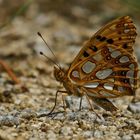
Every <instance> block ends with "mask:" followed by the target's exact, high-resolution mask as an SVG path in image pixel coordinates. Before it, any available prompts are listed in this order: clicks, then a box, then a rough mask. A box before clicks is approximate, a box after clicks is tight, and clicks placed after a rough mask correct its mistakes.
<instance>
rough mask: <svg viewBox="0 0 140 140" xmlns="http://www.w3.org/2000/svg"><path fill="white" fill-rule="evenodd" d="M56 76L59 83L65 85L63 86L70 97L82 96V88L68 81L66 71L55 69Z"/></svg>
mask: <svg viewBox="0 0 140 140" xmlns="http://www.w3.org/2000/svg"><path fill="white" fill-rule="evenodd" d="M54 76H55V78H56V80H57V81H59V82H60V83H63V86H64V88H65V89H66V91H67V93H68V95H76V96H81V95H82V93H81V90H80V87H79V86H77V85H76V84H74V83H72V82H71V81H70V79H68V77H67V76H66V71H65V70H64V69H59V68H56V67H54Z"/></svg>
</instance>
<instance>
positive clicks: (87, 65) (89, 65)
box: [82, 61, 96, 73]
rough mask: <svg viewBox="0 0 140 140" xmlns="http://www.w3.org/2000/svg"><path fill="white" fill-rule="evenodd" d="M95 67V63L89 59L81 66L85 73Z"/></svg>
mask: <svg viewBox="0 0 140 140" xmlns="http://www.w3.org/2000/svg"><path fill="white" fill-rule="evenodd" d="M95 67H96V64H95V63H92V62H90V61H87V62H86V63H85V64H84V65H83V66H82V70H83V71H84V72H85V73H91V72H92V71H93V69H94V68H95Z"/></svg>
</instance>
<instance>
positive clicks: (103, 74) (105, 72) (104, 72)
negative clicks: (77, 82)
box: [96, 69, 113, 79]
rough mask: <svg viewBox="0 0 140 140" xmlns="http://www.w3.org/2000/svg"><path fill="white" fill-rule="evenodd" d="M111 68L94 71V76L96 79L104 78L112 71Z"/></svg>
mask: <svg viewBox="0 0 140 140" xmlns="http://www.w3.org/2000/svg"><path fill="white" fill-rule="evenodd" d="M112 72H113V71H112V69H105V70H101V71H98V72H97V73H96V77H97V78H98V79H105V78H107V77H108V76H109V75H110V74H111V73H112Z"/></svg>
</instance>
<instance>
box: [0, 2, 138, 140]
mask: <svg viewBox="0 0 140 140" xmlns="http://www.w3.org/2000/svg"><path fill="white" fill-rule="evenodd" d="M139 13H140V0H110V1H109V0H0V64H1V65H0V115H1V116H0V117H1V118H0V126H2V125H6V126H8V127H1V128H2V129H0V139H3V140H4V139H5V140H15V138H16V137H18V136H19V137H18V138H19V139H20V140H21V137H22V138H23V139H25V138H27V139H29V138H30V137H37V138H36V139H39V138H38V137H39V136H40V137H45V138H44V139H49V138H48V137H50V139H51V140H52V138H53V137H54V133H56V134H57V136H58V135H61V134H62V137H60V139H62V138H63V136H65V131H67V130H76V132H73V133H74V134H75V135H84V133H85V132H86V131H87V130H93V131H92V133H93V132H94V130H95V129H94V126H96V125H97V126H98V123H97V124H96V123H95V124H93V123H94V121H93V120H92V118H93V117H92V116H87V114H86V113H85V117H83V115H82V117H79V118H81V119H82V120H80V121H79V122H78V121H77V122H76V121H75V122H74V123H73V120H78V119H79V118H78V119H75V118H74V119H73V120H72V121H70V120H69V119H68V120H66V121H62V122H61V123H59V124H58V121H57V120H53V119H50V118H49V117H48V118H47V117H44V118H39V115H40V114H41V113H42V112H43V111H48V110H50V109H51V108H52V106H53V105H54V99H55V92H56V90H57V89H60V87H61V86H60V84H59V83H58V82H56V80H54V76H53V73H52V71H53V64H52V63H50V62H49V61H48V60H47V59H46V58H44V57H42V56H40V54H39V52H40V51H43V52H44V54H46V55H47V56H48V57H50V58H52V59H54V57H53V55H52V54H51V52H50V50H49V49H48V48H47V47H46V46H45V44H44V42H43V41H42V39H41V38H40V37H39V36H38V35H37V32H38V31H39V32H41V33H42V35H43V37H44V39H45V40H46V41H47V43H48V44H49V46H50V47H51V49H52V50H53V52H54V53H55V55H56V57H57V59H58V61H59V63H60V64H61V66H68V65H67V64H70V63H71V62H72V61H73V59H74V57H75V56H76V54H77V53H78V51H79V50H80V49H81V48H82V44H83V43H84V42H85V41H86V40H87V39H88V38H89V37H91V36H92V35H93V34H94V33H95V32H96V31H97V30H99V29H100V28H101V27H102V26H104V25H105V24H106V23H108V22H110V21H111V20H112V19H115V18H118V17H121V16H126V15H129V16H131V17H132V19H133V21H134V23H135V25H136V28H137V33H138V35H137V39H136V43H135V46H134V50H135V54H136V56H137V59H138V60H139V62H140V14H139ZM3 62H4V63H6V64H7V65H9V67H11V69H12V70H13V72H14V73H15V75H16V76H17V78H18V79H19V80H20V81H21V83H22V85H24V86H23V87H22V86H21V87H20V86H18V85H14V84H13V83H11V81H12V80H11V78H10V77H9V75H8V74H7V72H6V71H5V70H4V69H3V67H2V64H3ZM139 95H140V94H139ZM129 98H130V99H129ZM129 98H127V97H124V98H121V100H118V101H117V99H114V102H115V103H116V106H117V107H118V108H119V109H120V110H124V112H123V113H122V114H121V115H118V116H117V117H116V118H115V119H114V118H113V119H112V116H111V118H110V119H108V121H107V123H106V124H107V126H105V127H102V128H101V129H102V130H103V129H106V131H107V132H108V133H106V132H102V130H101V132H102V133H101V134H102V135H103V138H102V139H104V134H105V135H106V134H107V139H108V138H109V137H110V135H112V136H114V133H116V135H120V136H119V138H118V137H117V138H116V137H113V139H121V138H120V137H122V136H123V135H124V136H125V135H128V133H136V134H137V133H138V134H139V132H140V129H139V128H138V127H139V123H138V121H139V118H138V115H135V112H136V111H137V110H138V111H139V108H140V104H139V105H137V106H136V107H135V108H136V109H135V108H134V109H133V110H131V111H132V112H134V113H132V114H131V113H130V112H129V111H127V107H128V105H129V104H130V102H131V99H132V98H131V97H129ZM136 99H137V100H138V101H139V100H140V96H139V97H138V98H136ZM58 101H59V105H58V106H57V109H56V110H58V109H60V110H63V108H62V107H60V105H62V104H61V102H62V99H61V96H60V97H59V98H58ZM76 103H77V106H78V107H79V102H78V99H76ZM40 110H41V111H42V112H41V111H40ZM88 110H89V108H88V109H87V111H88ZM99 111H100V110H99ZM138 111H137V112H138ZM88 113H91V112H90V111H89V112H88ZM78 114H80V113H79V112H78ZM91 114H94V113H91ZM99 114H103V113H101V112H100V113H99ZM6 115H9V116H10V117H9V116H8V117H7V116H6ZM37 115H38V116H37ZM5 116H6V117H5ZM40 116H41V115H40ZM73 116H74V117H75V115H73ZM77 116H78V115H77ZM108 116H110V115H107V114H106V112H105V111H104V117H105V119H106V118H108ZM63 117H64V116H63V114H62V116H60V118H58V120H60V119H63ZM71 117H72V116H71ZM71 117H70V118H71ZM121 117H122V118H121ZM123 117H124V118H123ZM32 118H35V119H32ZM83 118H84V119H83ZM90 118H91V119H90ZM20 120H22V121H21V123H22V125H19V127H18V128H17V127H13V128H11V129H10V128H9V126H14V125H16V126H17V124H20ZM106 120H107V119H106ZM125 120H127V121H130V124H129V122H125ZM84 121H85V122H84ZM80 122H81V123H80ZM82 122H83V123H82ZM110 122H111V123H110ZM123 122H124V123H123ZM132 122H133V123H132ZM48 123H49V124H48ZM87 123H88V125H87ZM68 124H69V127H70V129H66V128H65V126H66V127H67V125H68ZM100 124H101V122H100V123H99V127H100ZM104 124H105V123H104ZM106 124H105V125H106ZM120 124H121V125H120ZM134 124H136V126H135V125H134ZM89 125H90V127H89ZM108 125H110V126H111V127H108ZM133 125H134V126H133ZM54 126H56V127H55V132H54ZM62 126H64V129H61V127H62ZM73 126H74V127H73ZM75 126H76V127H77V128H76V129H75ZM82 126H83V127H82ZM101 126H103V124H102V125H101ZM69 127H68V128H69ZM71 127H72V129H71ZM79 127H80V129H79ZM73 128H74V129H73ZM91 128H92V129H91ZM108 128H109V129H110V130H109V129H108ZM120 128H122V129H120ZM48 130H49V131H48ZM97 130H99V129H98V127H97ZM129 130H130V131H129ZM25 131H26V132H28V131H29V132H28V133H24V132H25ZM63 131H64V134H63ZM77 131H78V132H77ZM134 131H135V132H134ZM44 132H45V133H44ZM125 132H126V133H125ZM73 133H68V135H69V136H72V134H73ZM123 133H124V134H123ZM7 134H8V135H7ZM36 135H37V136H36ZM46 135H48V136H46ZM87 135H89V132H87ZM98 135H99V132H98V133H97V136H98ZM20 136H21V137H20ZM91 137H92V135H91ZM41 139H42V138H41ZM71 139H72V138H71ZM79 139H81V138H79ZM125 139H131V137H130V138H125ZM132 139H134V138H132ZM138 139H139V138H138Z"/></svg>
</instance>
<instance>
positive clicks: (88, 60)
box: [38, 16, 138, 114]
mask: <svg viewBox="0 0 140 140" xmlns="http://www.w3.org/2000/svg"><path fill="white" fill-rule="evenodd" d="M38 35H39V36H41V34H40V33H38ZM136 35H137V33H136V27H135V26H134V24H133V21H132V19H131V18H130V17H129V16H124V17H121V18H117V19H115V20H113V21H111V22H109V23H108V24H106V25H105V26H103V27H102V28H101V29H100V30H99V31H97V32H96V33H95V34H94V35H93V36H92V37H91V38H90V39H89V40H88V41H87V42H86V43H85V44H84V45H83V47H82V49H81V50H80V52H79V53H78V55H77V56H76V57H75V59H74V60H73V61H72V63H71V65H70V67H69V68H68V69H67V70H65V69H63V68H61V67H60V66H59V65H57V64H56V62H55V61H53V63H55V65H56V66H54V76H55V78H56V80H57V81H59V82H60V83H62V84H63V86H64V88H65V90H64V91H62V90H58V91H57V92H56V98H55V105H54V107H53V109H52V110H51V112H50V113H49V114H51V113H52V112H53V111H54V109H55V106H56V101H57V95H58V93H62V97H63V95H75V96H78V97H83V96H86V98H87V100H88V102H89V104H90V106H91V108H92V103H91V101H93V102H94V103H95V104H97V105H98V106H100V107H101V108H103V109H104V110H106V111H110V112H113V111H116V110H117V107H116V106H115V105H113V103H112V102H111V101H110V100H109V99H110V98H117V97H121V96H126V95H132V96H133V95H135V91H136V89H137V82H138V64H137V60H136V58H135V57H134V55H133V44H134V42H135V38H136ZM41 37H42V36H41ZM41 54H43V53H41ZM63 99H64V98H63ZM92 110H93V108H92Z"/></svg>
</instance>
